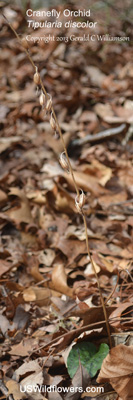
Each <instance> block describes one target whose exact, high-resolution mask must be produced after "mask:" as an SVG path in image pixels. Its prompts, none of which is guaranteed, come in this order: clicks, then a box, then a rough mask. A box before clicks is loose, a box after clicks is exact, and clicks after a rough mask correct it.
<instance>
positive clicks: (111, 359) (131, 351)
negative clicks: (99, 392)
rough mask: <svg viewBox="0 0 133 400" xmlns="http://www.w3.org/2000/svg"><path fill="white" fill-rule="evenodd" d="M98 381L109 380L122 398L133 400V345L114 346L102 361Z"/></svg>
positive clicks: (123, 399)
mask: <svg viewBox="0 0 133 400" xmlns="http://www.w3.org/2000/svg"><path fill="white" fill-rule="evenodd" d="M97 382H98V383H104V382H109V383H110V384H111V385H112V387H113V388H114V390H115V391H116V392H117V393H118V395H119V396H120V398H121V399H122V400H132V391H133V346H129V347H127V346H125V345H123V344H120V345H118V346H116V347H113V348H112V349H111V350H110V352H109V354H108V355H107V357H106V358H105V359H104V361H103V363H102V367H101V371H100V373H99V375H98V378H97Z"/></svg>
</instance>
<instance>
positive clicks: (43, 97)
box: [39, 92, 45, 106]
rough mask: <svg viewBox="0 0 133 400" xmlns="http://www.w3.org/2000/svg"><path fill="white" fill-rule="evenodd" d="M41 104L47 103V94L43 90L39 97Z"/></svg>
mask: <svg viewBox="0 0 133 400" xmlns="http://www.w3.org/2000/svg"><path fill="white" fill-rule="evenodd" d="M39 101H40V106H44V104H45V94H44V93H43V92H42V93H41V95H40V98H39Z"/></svg>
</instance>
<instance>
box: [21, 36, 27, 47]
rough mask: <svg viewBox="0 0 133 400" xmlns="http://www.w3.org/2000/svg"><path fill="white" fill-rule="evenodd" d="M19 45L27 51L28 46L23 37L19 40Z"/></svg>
mask: <svg viewBox="0 0 133 400" xmlns="http://www.w3.org/2000/svg"><path fill="white" fill-rule="evenodd" d="M21 43H22V46H23V47H24V49H26V50H28V48H29V45H28V42H27V40H26V39H25V37H23V38H22V39H21Z"/></svg>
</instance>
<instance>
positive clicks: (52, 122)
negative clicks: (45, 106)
mask: <svg viewBox="0 0 133 400" xmlns="http://www.w3.org/2000/svg"><path fill="white" fill-rule="evenodd" d="M50 125H51V128H52V129H53V130H54V131H56V128H57V126H56V121H55V119H54V116H53V114H52V113H51V116H50Z"/></svg>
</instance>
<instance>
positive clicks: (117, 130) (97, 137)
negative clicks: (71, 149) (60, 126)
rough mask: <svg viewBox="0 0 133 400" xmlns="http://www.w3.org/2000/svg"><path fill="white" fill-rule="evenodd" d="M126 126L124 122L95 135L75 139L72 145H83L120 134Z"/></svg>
mask: <svg viewBox="0 0 133 400" xmlns="http://www.w3.org/2000/svg"><path fill="white" fill-rule="evenodd" d="M125 128H126V124H122V125H120V126H118V127H117V128H110V129H106V130H105V131H101V132H99V133H96V134H95V135H86V136H85V137H84V138H82V139H75V140H73V141H72V143H71V145H72V146H82V145H83V144H86V143H95V142H97V141H99V140H106V139H108V138H111V137H113V136H117V135H119V134H120V133H122V132H123V131H124V129H125Z"/></svg>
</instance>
